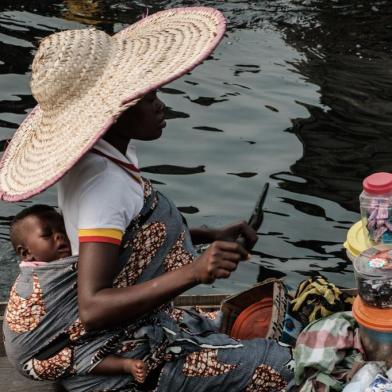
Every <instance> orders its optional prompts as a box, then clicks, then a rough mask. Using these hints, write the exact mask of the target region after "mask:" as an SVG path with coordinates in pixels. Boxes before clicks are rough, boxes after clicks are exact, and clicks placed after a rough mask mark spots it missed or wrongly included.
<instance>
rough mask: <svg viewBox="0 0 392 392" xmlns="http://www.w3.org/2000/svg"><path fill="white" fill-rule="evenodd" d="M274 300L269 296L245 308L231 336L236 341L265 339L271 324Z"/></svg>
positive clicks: (236, 321)
mask: <svg viewBox="0 0 392 392" xmlns="http://www.w3.org/2000/svg"><path fill="white" fill-rule="evenodd" d="M272 312H273V298H272V297H270V296H267V297H265V298H263V299H261V300H260V301H258V302H255V303H254V304H252V305H250V306H248V307H247V308H245V309H244V310H243V311H242V312H241V313H240V314H239V315H238V317H237V318H236V320H235V322H234V324H233V328H232V329H231V333H230V336H231V337H233V338H234V339H242V340H248V339H254V338H265V337H266V336H267V332H268V329H269V326H270V323H271V318H272Z"/></svg>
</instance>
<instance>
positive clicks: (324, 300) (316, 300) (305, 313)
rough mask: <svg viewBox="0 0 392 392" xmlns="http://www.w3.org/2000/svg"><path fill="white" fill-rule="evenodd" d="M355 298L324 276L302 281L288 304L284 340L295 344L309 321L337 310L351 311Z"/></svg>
mask: <svg viewBox="0 0 392 392" xmlns="http://www.w3.org/2000/svg"><path fill="white" fill-rule="evenodd" d="M354 298H355V297H354V296H353V295H351V294H350V293H349V292H345V291H342V290H341V289H339V288H338V287H336V286H335V285H334V284H332V283H329V282H328V280H327V279H326V278H324V277H323V276H315V277H312V278H310V279H308V280H305V281H303V282H301V283H300V284H299V286H298V288H297V291H296V293H295V295H294V298H293V299H292V300H291V301H290V303H289V306H288V311H287V314H286V317H285V322H284V329H283V336H282V341H283V342H285V343H287V344H290V345H292V346H294V345H295V341H296V339H297V337H298V335H299V334H300V332H301V331H302V330H303V329H304V328H305V327H306V326H307V325H308V324H309V323H311V322H313V321H315V320H318V319H320V318H322V317H326V316H329V315H330V314H333V313H336V312H342V311H350V310H351V307H352V304H353V302H354Z"/></svg>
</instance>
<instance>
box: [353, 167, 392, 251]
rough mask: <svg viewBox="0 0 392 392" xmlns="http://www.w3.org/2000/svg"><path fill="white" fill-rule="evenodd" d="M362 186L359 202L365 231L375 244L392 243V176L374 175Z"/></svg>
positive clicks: (384, 174)
mask: <svg viewBox="0 0 392 392" xmlns="http://www.w3.org/2000/svg"><path fill="white" fill-rule="evenodd" d="M362 185H363V191H362V193H361V195H360V196H359V202H360V206H361V217H362V224H363V227H364V229H367V231H368V232H369V238H370V240H371V241H373V242H374V243H376V244H378V243H383V244H389V243H392V174H391V173H385V172H380V173H374V174H372V175H370V176H368V177H366V178H365V179H364V180H363V182H362Z"/></svg>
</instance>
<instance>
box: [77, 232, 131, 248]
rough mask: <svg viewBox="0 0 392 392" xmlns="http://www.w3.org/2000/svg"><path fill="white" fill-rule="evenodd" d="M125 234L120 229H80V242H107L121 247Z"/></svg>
mask: <svg viewBox="0 0 392 392" xmlns="http://www.w3.org/2000/svg"><path fill="white" fill-rule="evenodd" d="M123 234H124V232H123V231H121V230H118V229H79V231H78V236H79V242H106V243H109V244H115V245H120V244H121V240H122V237H123Z"/></svg>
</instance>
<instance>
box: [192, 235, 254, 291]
mask: <svg viewBox="0 0 392 392" xmlns="http://www.w3.org/2000/svg"><path fill="white" fill-rule="evenodd" d="M248 256H249V254H248V252H247V251H246V250H245V249H244V248H243V247H242V246H241V245H239V244H237V243H235V242H227V241H215V242H213V243H212V244H211V245H210V246H209V247H208V249H207V250H206V251H205V252H203V254H202V255H201V256H199V257H198V258H197V259H196V260H195V261H194V262H193V263H192V264H191V265H192V267H193V273H194V278H195V280H196V282H197V283H207V284H210V283H213V282H214V281H215V279H226V278H228V277H229V276H230V274H231V273H232V272H233V271H235V270H236V269H237V266H238V263H239V262H240V261H241V260H246V259H247V258H248Z"/></svg>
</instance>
